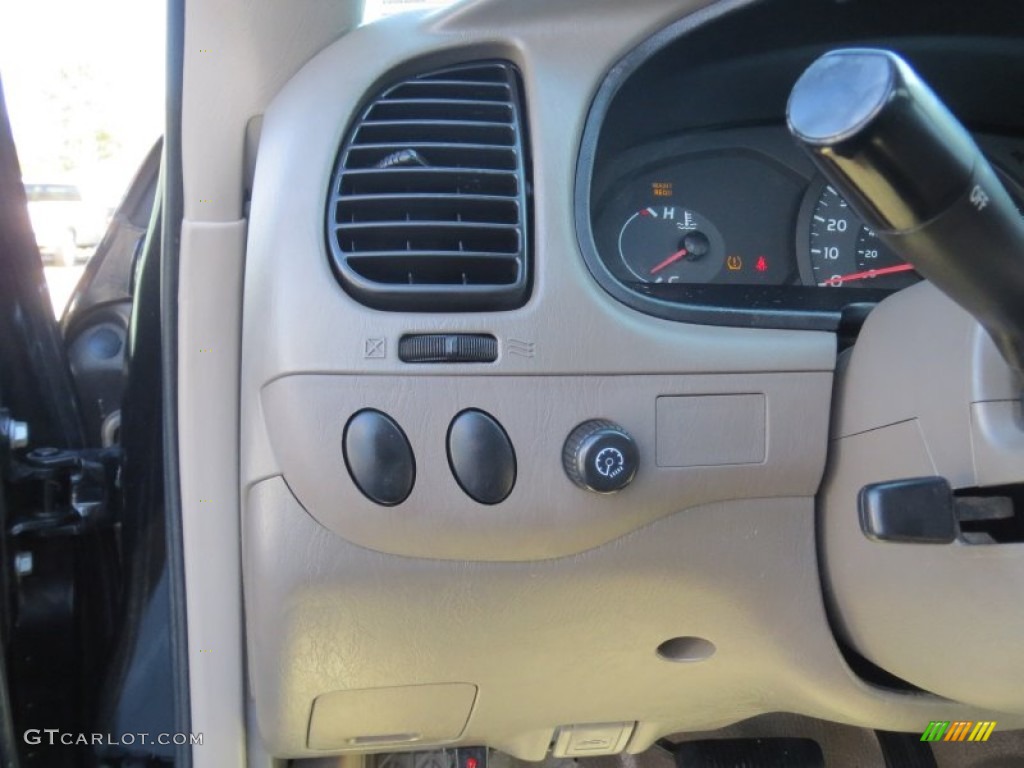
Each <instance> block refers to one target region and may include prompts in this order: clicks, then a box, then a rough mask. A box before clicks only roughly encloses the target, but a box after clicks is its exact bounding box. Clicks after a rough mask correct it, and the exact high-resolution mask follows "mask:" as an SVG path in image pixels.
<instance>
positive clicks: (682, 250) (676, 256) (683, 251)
mask: <svg viewBox="0 0 1024 768" xmlns="http://www.w3.org/2000/svg"><path fill="white" fill-rule="evenodd" d="M687 253H689V252H688V251H687V250H686V249H685V248H680V249H679V250H678V251H676V252H675V253H673V254H672V255H671V256H669V257H668V258H667V259H665V260H664V261H663V262H661V263H660V264H658V265H656V266H655V267H654V268H653V269H651V274H652V275H656V274H658V273H659V272H661V270H663V269H664V268H665V267H668V266H671V265H672V264H675V263H676V262H677V261H679V260H680V259H682V258H684V257H685V256H686V255H687Z"/></svg>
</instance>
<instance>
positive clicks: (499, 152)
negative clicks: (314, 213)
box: [348, 142, 519, 171]
mask: <svg viewBox="0 0 1024 768" xmlns="http://www.w3.org/2000/svg"><path fill="white" fill-rule="evenodd" d="M397 147H398V145H396V144H369V145H360V146H355V147H352V148H351V149H350V150H349V153H348V167H349V168H351V169H359V168H375V167H379V164H381V163H382V162H385V161H386V160H387V159H388V158H389V157H391V156H393V155H394V153H395V152H396V151H403V150H413V151H414V152H415V153H416V155H417V156H418V158H419V161H420V162H423V163H425V164H426V165H425V166H423V167H426V168H444V167H448V168H481V169H484V170H496V171H515V170H516V168H517V166H518V164H519V158H518V157H517V156H516V152H515V150H514V149H513V148H512V147H508V148H507V149H506V148H495V147H489V146H486V145H482V144H438V143H424V142H416V143H411V142H409V143H405V144H403V145H401V149H397Z"/></svg>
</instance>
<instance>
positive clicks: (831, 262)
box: [797, 183, 921, 291]
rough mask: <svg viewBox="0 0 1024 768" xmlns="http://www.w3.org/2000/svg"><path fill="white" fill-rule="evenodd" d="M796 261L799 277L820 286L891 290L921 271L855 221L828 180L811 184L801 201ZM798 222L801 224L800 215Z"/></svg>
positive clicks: (906, 283) (910, 281) (909, 282)
mask: <svg viewBox="0 0 1024 768" xmlns="http://www.w3.org/2000/svg"><path fill="white" fill-rule="evenodd" d="M805 211H807V212H809V216H806V219H807V222H806V225H804V226H801V228H800V229H801V231H800V232H798V233H797V237H798V238H800V239H803V245H805V247H806V248H807V257H806V259H803V260H802V264H801V273H802V275H803V278H804V282H806V283H810V284H813V285H817V286H820V287H823V288H881V289H883V290H890V291H896V290H899V289H901V288H906V287H907V286H909V285H913V284H914V283H916V282H917V281H918V280H920V279H921V276H920V275H918V273H917V272H915V271H914V269H913V267H911V266H910V265H909V264H907V263H906V262H905V261H904V260H903V259H901V258H900V257H899V256H897V255H896V254H895V253H893V252H892V251H891V250H890V249H889V248H888V247H887V246H886V245H885V243H883V242H882V241H881V240H880V239H879V238H878V236H877V235H876V234H875V233H874V232H873V231H872V230H871V229H869V228H868V227H867V226H865V224H864V222H863V221H861V219H860V217H859V216H857V214H855V213H854V212H853V210H852V209H851V208H850V206H849V204H848V203H847V202H846V200H844V199H843V198H842V196H841V195H840V194H839V193H838V192H836V190H835V189H833V188H832V186H831V185H830V184H827V183H820V184H815V185H812V187H811V190H810V191H809V193H808V199H807V201H806V202H805ZM801 218H802V223H803V218H805V217H801Z"/></svg>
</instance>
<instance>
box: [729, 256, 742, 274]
mask: <svg viewBox="0 0 1024 768" xmlns="http://www.w3.org/2000/svg"><path fill="white" fill-rule="evenodd" d="M725 266H726V267H727V268H728V270H729V271H730V272H739V271H740V270H741V269H743V259H741V258H740V257H739V256H730V257H729V258H727V259H726V260H725Z"/></svg>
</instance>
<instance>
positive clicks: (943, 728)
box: [921, 720, 996, 741]
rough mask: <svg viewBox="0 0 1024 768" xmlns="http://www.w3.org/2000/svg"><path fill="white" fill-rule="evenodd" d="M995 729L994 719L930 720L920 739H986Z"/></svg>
mask: <svg viewBox="0 0 1024 768" xmlns="http://www.w3.org/2000/svg"><path fill="white" fill-rule="evenodd" d="M995 729H996V723H995V721H994V720H980V721H978V722H972V721H970V720H954V721H953V722H950V721H949V720H932V721H931V722H930V723H928V727H927V728H925V729H924V733H922V734H921V741H988V737H989V736H991V735H992V731H994V730H995Z"/></svg>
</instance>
